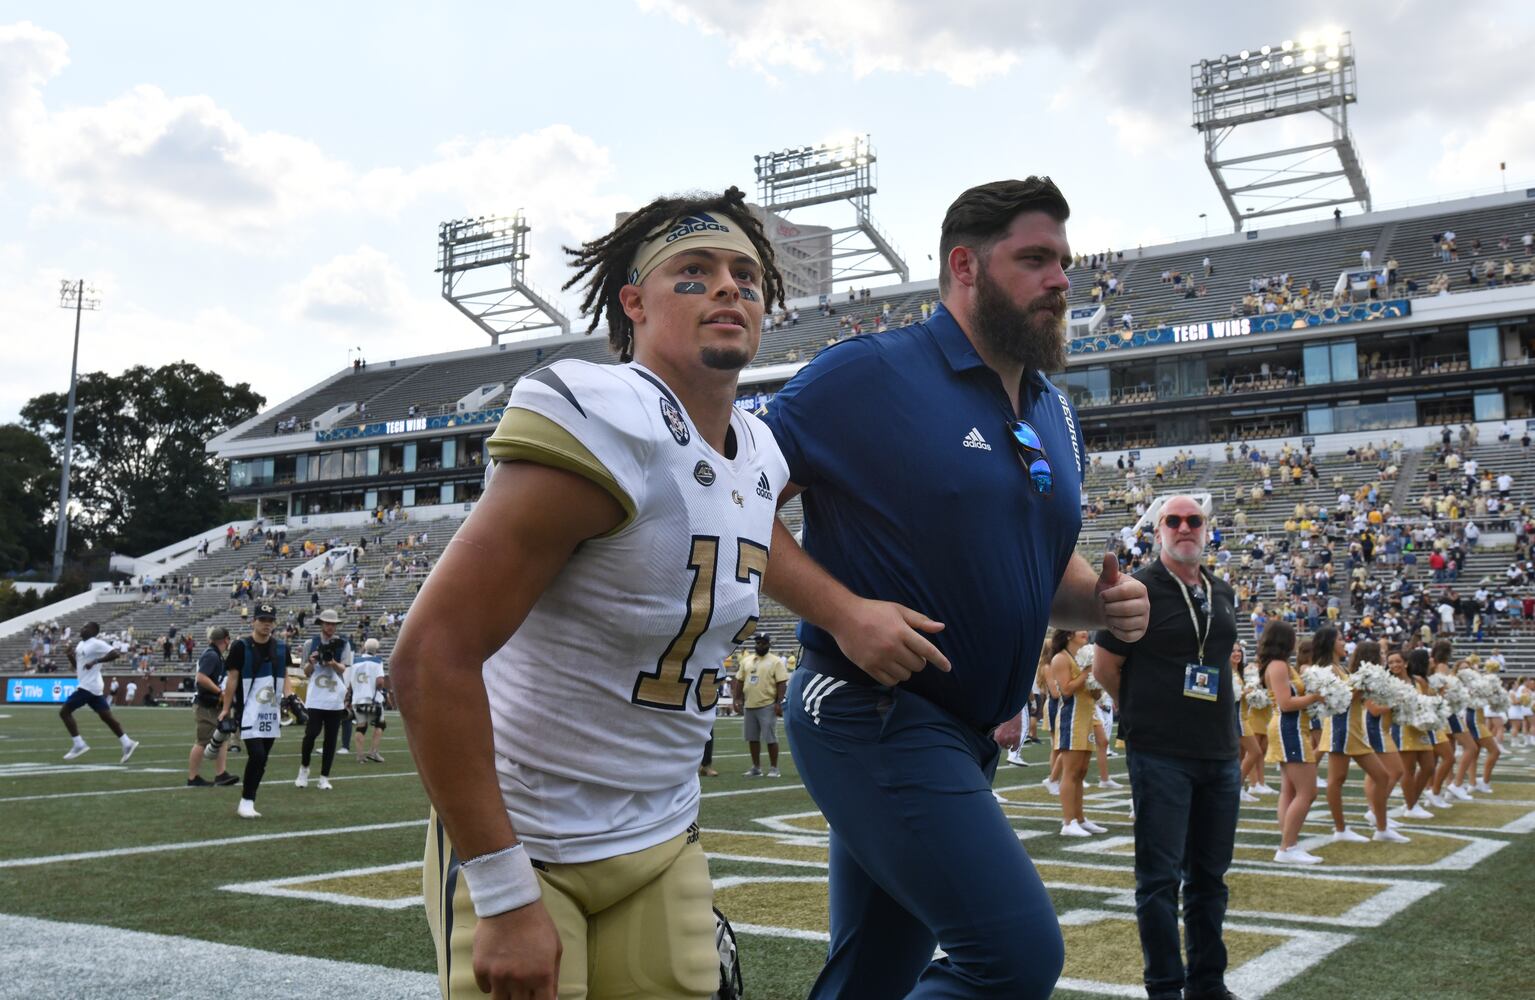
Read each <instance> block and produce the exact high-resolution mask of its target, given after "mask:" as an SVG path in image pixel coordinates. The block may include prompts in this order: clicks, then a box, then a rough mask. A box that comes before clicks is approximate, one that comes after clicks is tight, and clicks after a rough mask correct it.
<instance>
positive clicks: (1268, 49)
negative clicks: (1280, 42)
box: [1258, 45, 1274, 55]
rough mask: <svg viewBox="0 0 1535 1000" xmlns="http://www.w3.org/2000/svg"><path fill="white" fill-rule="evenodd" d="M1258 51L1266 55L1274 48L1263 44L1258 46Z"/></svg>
mask: <svg viewBox="0 0 1535 1000" xmlns="http://www.w3.org/2000/svg"><path fill="white" fill-rule="evenodd" d="M1258 51H1259V52H1261V53H1263V54H1264V55H1268V54H1269V53H1270V52H1272V51H1274V49H1273V47H1272V46H1268V45H1265V46H1263V47H1262V48H1260V49H1259V50H1258Z"/></svg>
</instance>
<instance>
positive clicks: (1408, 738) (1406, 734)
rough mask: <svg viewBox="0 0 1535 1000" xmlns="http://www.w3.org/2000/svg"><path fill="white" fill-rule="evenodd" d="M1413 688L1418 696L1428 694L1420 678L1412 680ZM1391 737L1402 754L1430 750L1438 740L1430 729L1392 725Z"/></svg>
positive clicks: (1426, 683)
mask: <svg viewBox="0 0 1535 1000" xmlns="http://www.w3.org/2000/svg"><path fill="white" fill-rule="evenodd" d="M1412 683H1413V686H1414V687H1416V688H1417V689H1418V693H1419V694H1424V695H1426V694H1429V693H1430V689H1429V686H1428V682H1427V681H1425V680H1424V679H1423V678H1421V677H1414V678H1413V681H1412ZM1391 735H1392V737H1393V738H1394V739H1395V740H1396V745H1397V746H1398V747H1399V748H1400V749H1401V751H1402V753H1416V752H1417V751H1419V750H1432V749H1434V745H1435V744H1436V743H1437V742H1438V740H1437V739H1436V738H1435V736H1434V731H1433V730H1432V729H1419V728H1418V727H1417V726H1404V725H1400V724H1398V725H1394V726H1392V727H1391Z"/></svg>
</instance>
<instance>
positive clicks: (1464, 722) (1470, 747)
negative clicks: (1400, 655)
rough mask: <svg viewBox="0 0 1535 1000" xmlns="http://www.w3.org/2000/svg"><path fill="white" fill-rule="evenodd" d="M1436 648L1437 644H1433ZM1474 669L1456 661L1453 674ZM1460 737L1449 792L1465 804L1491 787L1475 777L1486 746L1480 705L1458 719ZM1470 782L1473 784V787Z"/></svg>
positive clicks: (1472, 666)
mask: <svg viewBox="0 0 1535 1000" xmlns="http://www.w3.org/2000/svg"><path fill="white" fill-rule="evenodd" d="M1435 646H1436V647H1437V646H1438V643H1435ZM1475 669H1476V667H1475V666H1474V665H1473V664H1472V662H1471V661H1470V660H1458V661H1456V663H1455V672H1456V673H1457V674H1459V673H1460V672H1461V671H1462V670H1475ZM1460 724H1461V730H1462V732H1461V735H1462V736H1464V737H1465V740H1464V741H1463V742H1462V743H1461V746H1462V747H1463V748H1464V752H1463V753H1461V755H1460V763H1459V764H1458V765H1456V767H1455V786H1454V787H1452V788H1451V789H1450V791H1452V792H1455V794H1456V795H1457V796H1462V797H1464V798H1465V800H1466V801H1467V802H1469V801H1471V793H1472V792H1491V791H1492V787H1491V786H1490V785H1487V784H1485V783H1484V782H1483V781H1482V780H1481V779H1480V778H1478V777H1477V776H1476V762H1477V761H1478V760H1479V759H1481V756H1482V750H1483V749H1484V748H1485V747H1486V745H1487V742H1488V740H1487V736H1486V733H1487V717H1486V715H1484V714H1483V711H1482V707H1481V706H1480V705H1474V706H1472V707H1470V708H1467V709H1466V710H1465V712H1464V713H1462V717H1461V719H1460ZM1472 782H1475V784H1474V785H1473V784H1472Z"/></svg>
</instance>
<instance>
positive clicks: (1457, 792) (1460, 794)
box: [1445, 785, 1471, 802]
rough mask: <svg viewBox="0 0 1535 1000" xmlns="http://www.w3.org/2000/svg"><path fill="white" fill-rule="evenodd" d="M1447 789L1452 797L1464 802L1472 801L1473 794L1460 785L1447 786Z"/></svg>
mask: <svg viewBox="0 0 1535 1000" xmlns="http://www.w3.org/2000/svg"><path fill="white" fill-rule="evenodd" d="M1445 787H1446V788H1447V789H1448V790H1449V793H1450V794H1451V795H1453V796H1455V797H1456V798H1457V799H1460V800H1461V801H1462V802H1470V801H1471V793H1470V792H1468V791H1466V790H1465V789H1464V788H1462V787H1461V786H1460V785H1446V786H1445Z"/></svg>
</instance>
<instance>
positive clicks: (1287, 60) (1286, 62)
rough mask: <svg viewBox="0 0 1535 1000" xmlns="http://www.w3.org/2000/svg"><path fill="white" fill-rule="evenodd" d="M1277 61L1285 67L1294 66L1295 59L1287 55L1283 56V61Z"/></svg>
mask: <svg viewBox="0 0 1535 1000" xmlns="http://www.w3.org/2000/svg"><path fill="white" fill-rule="evenodd" d="M1279 61H1280V62H1281V63H1283V64H1284V65H1286V66H1294V65H1295V57H1294V56H1291V55H1287V56H1285V57H1284V58H1283V59H1281V60H1279Z"/></svg>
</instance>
